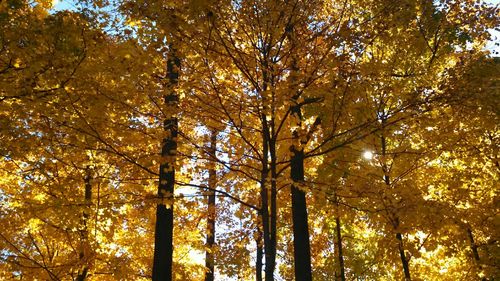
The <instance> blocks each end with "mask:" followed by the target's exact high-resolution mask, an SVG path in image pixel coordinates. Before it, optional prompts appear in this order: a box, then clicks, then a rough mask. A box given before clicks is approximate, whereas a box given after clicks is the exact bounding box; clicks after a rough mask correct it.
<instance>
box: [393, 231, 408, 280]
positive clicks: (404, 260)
mask: <svg viewBox="0 0 500 281" xmlns="http://www.w3.org/2000/svg"><path fill="white" fill-rule="evenodd" d="M396 238H397V239H398V248H399V256H400V257H401V263H402V264H403V270H404V273H405V280H406V281H411V277H410V266H409V264H408V259H407V258H406V255H405V248H404V245H403V236H402V235H401V233H396Z"/></svg>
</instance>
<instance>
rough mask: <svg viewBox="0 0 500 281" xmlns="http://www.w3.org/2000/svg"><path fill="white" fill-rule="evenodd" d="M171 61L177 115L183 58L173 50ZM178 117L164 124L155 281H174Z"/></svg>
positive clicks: (169, 97) (171, 97)
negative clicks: (178, 87)
mask: <svg viewBox="0 0 500 281" xmlns="http://www.w3.org/2000/svg"><path fill="white" fill-rule="evenodd" d="M170 51H171V52H170V54H169V57H168V59H167V75H168V89H167V91H168V93H167V94H166V95H165V96H164V97H165V104H166V105H167V106H168V107H170V109H172V112H175V107H176V106H177V102H178V97H177V93H176V92H175V87H176V86H177V84H178V79H179V69H180V59H179V58H178V57H177V56H176V54H175V50H173V49H172V48H171V50H170ZM177 130H178V129H177V118H176V117H175V115H174V114H172V116H171V117H169V118H167V119H166V120H165V122H164V131H165V133H166V137H165V138H164V139H163V143H162V150H161V156H162V163H161V164H160V182H159V185H158V198H159V199H160V200H161V202H160V203H158V204H157V206H156V227H155V250H154V261H153V281H170V280H172V256H173V242H172V240H173V229H174V204H173V203H174V202H173V194H174V184H175V156H176V151H177Z"/></svg>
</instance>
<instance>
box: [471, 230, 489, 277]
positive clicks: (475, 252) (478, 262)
mask: <svg viewBox="0 0 500 281" xmlns="http://www.w3.org/2000/svg"><path fill="white" fill-rule="evenodd" d="M467 236H468V237H469V242H470V248H471V250H472V256H473V257H474V261H475V262H476V266H477V269H478V270H479V271H480V270H481V269H482V266H481V259H480V257H479V251H478V250H477V248H478V247H477V244H476V241H475V240H474V234H473V233H472V229H470V227H467ZM486 280H488V279H487V278H486V277H482V278H481V281H486Z"/></svg>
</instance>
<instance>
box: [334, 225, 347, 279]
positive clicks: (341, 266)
mask: <svg viewBox="0 0 500 281" xmlns="http://www.w3.org/2000/svg"><path fill="white" fill-rule="evenodd" d="M335 224H336V227H335V230H336V234H337V256H338V259H339V269H340V280H342V281H345V269H344V255H343V253H342V232H341V226H340V218H339V217H338V215H337V217H336V218H335Z"/></svg>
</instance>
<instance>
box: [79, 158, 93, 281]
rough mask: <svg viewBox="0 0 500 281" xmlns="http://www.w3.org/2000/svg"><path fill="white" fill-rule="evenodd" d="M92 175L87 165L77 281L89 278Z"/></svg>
mask: <svg viewBox="0 0 500 281" xmlns="http://www.w3.org/2000/svg"><path fill="white" fill-rule="evenodd" d="M91 177H92V175H91V171H90V167H87V168H86V169H85V177H84V181H85V201H84V204H85V205H84V208H85V209H84V211H83V217H82V230H81V231H80V239H81V248H80V253H79V258H80V262H81V263H82V268H81V270H79V272H78V276H77V277H76V280H77V281H84V280H85V279H87V275H88V271H89V265H88V262H89V261H88V260H89V250H90V244H89V241H88V240H89V237H88V236H89V232H88V227H87V223H88V219H89V216H90V212H89V209H90V206H91V204H92V185H91V182H90V179H91Z"/></svg>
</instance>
